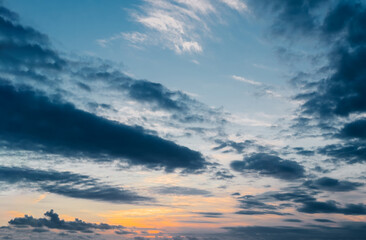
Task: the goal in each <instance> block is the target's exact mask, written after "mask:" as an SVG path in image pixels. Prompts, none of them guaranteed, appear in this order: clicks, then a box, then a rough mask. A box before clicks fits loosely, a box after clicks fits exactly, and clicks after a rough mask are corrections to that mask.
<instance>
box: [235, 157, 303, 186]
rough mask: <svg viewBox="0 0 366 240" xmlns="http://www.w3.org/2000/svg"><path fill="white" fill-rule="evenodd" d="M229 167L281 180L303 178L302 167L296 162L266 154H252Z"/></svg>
mask: <svg viewBox="0 0 366 240" xmlns="http://www.w3.org/2000/svg"><path fill="white" fill-rule="evenodd" d="M230 166H231V168H232V169H233V170H235V171H237V172H242V173H245V172H250V171H255V172H258V173H260V174H262V175H267V176H271V177H275V178H279V179H283V180H294V179H299V178H302V177H304V176H305V170H304V167H303V166H301V165H300V164H298V163H297V162H295V161H290V160H284V159H282V158H280V157H278V156H275V155H269V154H266V153H257V154H253V155H251V156H249V157H246V158H244V160H242V161H233V162H231V164H230Z"/></svg>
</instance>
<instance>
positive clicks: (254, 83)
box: [231, 75, 262, 86]
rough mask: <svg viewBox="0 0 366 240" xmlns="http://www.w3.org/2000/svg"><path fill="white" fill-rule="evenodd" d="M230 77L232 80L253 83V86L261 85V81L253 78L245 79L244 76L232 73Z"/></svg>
mask: <svg viewBox="0 0 366 240" xmlns="http://www.w3.org/2000/svg"><path fill="white" fill-rule="evenodd" d="M231 77H232V78H233V79H234V80H237V81H240V82H245V83H248V84H251V85H255V86H261V85H262V83H261V82H256V81H253V80H250V79H246V78H244V77H241V76H237V75H232V76H231Z"/></svg>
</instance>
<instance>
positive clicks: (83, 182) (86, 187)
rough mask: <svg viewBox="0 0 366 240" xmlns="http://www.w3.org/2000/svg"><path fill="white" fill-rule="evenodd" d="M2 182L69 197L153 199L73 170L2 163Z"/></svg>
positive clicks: (124, 200) (121, 200)
mask: <svg viewBox="0 0 366 240" xmlns="http://www.w3.org/2000/svg"><path fill="white" fill-rule="evenodd" d="M0 182H3V183H7V184H20V185H21V186H26V187H27V188H30V187H34V188H36V189H38V190H39V191H43V192H49V193H53V194H59V195H62V196H66V197H72V198H81V199H89V200H97V201H107V202H112V203H137V202H139V201H151V200H152V199H151V198H147V197H142V196H139V195H138V194H136V193H134V192H131V191H129V190H125V189H123V188H119V187H114V186H110V185H106V184H102V183H99V182H98V181H97V180H96V179H93V178H90V177H88V176H85V175H80V174H75V173H70V172H56V171H44V170H37V169H31V168H20V167H5V166H0Z"/></svg>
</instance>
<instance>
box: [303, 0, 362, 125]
mask: <svg viewBox="0 0 366 240" xmlns="http://www.w3.org/2000/svg"><path fill="white" fill-rule="evenodd" d="M365 20H366V9H365V6H364V5H363V4H361V3H360V2H359V1H340V2H339V3H338V4H336V6H334V7H332V8H330V10H329V11H328V13H327V16H326V17H325V18H324V20H323V22H322V23H319V26H321V27H320V29H321V36H322V37H324V38H325V39H326V40H327V44H329V40H330V39H331V40H332V41H331V45H330V46H331V51H330V53H329V55H328V61H329V65H328V66H327V68H328V69H329V70H330V71H329V72H331V74H329V76H327V77H325V78H324V79H322V80H320V81H318V82H317V84H316V87H315V88H313V86H312V87H311V88H312V89H313V90H309V91H308V92H307V93H306V94H305V95H298V98H299V99H303V100H305V103H304V104H303V106H302V110H303V113H304V114H308V115H314V116H318V117H320V118H323V119H324V118H325V119H327V118H333V117H335V116H341V117H347V116H349V115H350V114H351V113H362V112H364V111H365V110H366V104H365V102H366V101H365V99H366V94H365V86H366V85H365V81H364V80H365V77H366V71H365V68H364V65H363V63H364V62H365V59H366V50H365V49H366V48H365V47H366V45H365V44H366V33H365V30H364V23H365ZM332 43H333V44H332Z"/></svg>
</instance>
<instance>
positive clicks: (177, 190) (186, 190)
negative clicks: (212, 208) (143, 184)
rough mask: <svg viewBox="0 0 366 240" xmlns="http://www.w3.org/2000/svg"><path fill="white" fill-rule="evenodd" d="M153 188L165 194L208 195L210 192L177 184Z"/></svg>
mask: <svg viewBox="0 0 366 240" xmlns="http://www.w3.org/2000/svg"><path fill="white" fill-rule="evenodd" d="M154 190H155V191H156V192H157V193H160V194H167V195H203V196H210V195H211V192H209V191H206V190H203V189H198V188H191V187H179V186H172V187H166V186H162V187H156V188H154Z"/></svg>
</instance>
